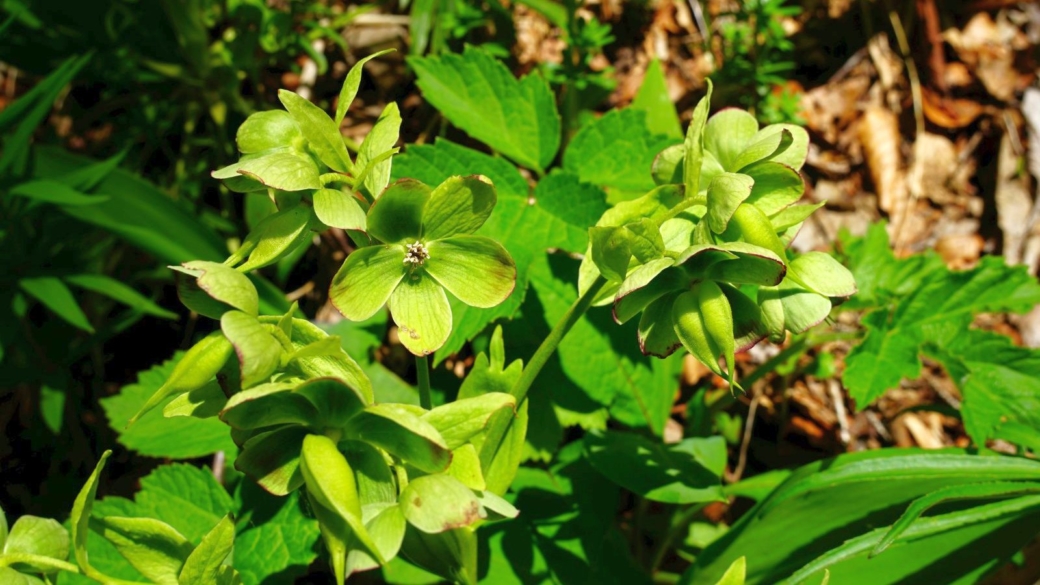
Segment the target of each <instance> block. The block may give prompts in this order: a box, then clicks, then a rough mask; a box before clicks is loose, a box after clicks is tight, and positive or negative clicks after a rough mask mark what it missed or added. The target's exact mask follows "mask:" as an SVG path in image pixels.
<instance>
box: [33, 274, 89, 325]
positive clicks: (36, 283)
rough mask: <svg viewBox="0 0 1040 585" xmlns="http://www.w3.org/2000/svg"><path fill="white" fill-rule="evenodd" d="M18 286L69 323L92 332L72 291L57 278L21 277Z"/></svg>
mask: <svg viewBox="0 0 1040 585" xmlns="http://www.w3.org/2000/svg"><path fill="white" fill-rule="evenodd" d="M18 287H19V288H21V289H22V290H23V291H25V292H26V293H27V294H28V295H29V296H31V297H32V298H34V299H36V300H38V301H40V303H42V304H43V306H45V307H47V308H48V309H50V310H51V311H53V312H54V313H55V314H56V315H58V316H59V317H61V318H62V319H64V320H65V321H67V322H69V323H70V324H72V325H75V326H76V327H78V328H80V329H82V330H84V331H86V332H88V333H93V332H94V328H93V327H92V326H91V325H90V321H88V320H87V316H86V315H84V314H83V310H82V309H80V308H79V305H78V304H77V303H76V299H75V297H73V296H72V291H70V290H69V287H67V286H65V283H63V282H62V281H61V280H59V279H58V278H56V277H53V276H40V277H35V278H22V279H19V280H18Z"/></svg>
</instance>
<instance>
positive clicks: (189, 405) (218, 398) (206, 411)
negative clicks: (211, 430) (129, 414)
mask: <svg viewBox="0 0 1040 585" xmlns="http://www.w3.org/2000/svg"><path fill="white" fill-rule="evenodd" d="M226 404H227V395H225V394H224V390H223V389H222V388H221V387H220V384H219V383H218V382H217V381H216V380H214V381H212V382H207V383H206V384H204V385H203V386H201V387H200V388H196V389H195V390H192V391H190V392H186V393H184V394H181V395H180V396H178V397H176V398H174V399H173V400H171V401H170V402H167V403H166V406H164V407H163V411H162V412H163V416H164V417H167V418H170V417H175V416H193V417H195V418H211V417H214V416H217V414H218V413H220V411H221V410H224V406H225V405H226Z"/></svg>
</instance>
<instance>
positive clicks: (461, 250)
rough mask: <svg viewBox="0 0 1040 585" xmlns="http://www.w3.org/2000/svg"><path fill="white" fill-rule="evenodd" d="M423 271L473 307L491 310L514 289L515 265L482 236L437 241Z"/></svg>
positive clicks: (496, 243) (429, 248)
mask: <svg viewBox="0 0 1040 585" xmlns="http://www.w3.org/2000/svg"><path fill="white" fill-rule="evenodd" d="M427 249H428V250H429V253H430V258H429V260H427V261H426V264H425V269H426V271H427V273H429V275H430V276H432V277H433V278H434V279H435V280H436V281H437V282H438V283H439V284H440V285H441V286H443V287H444V288H446V289H448V291H449V292H451V294H453V295H455V296H456V297H457V298H458V299H459V300H461V301H462V302H464V303H466V304H467V305H470V306H472V307H482V308H487V307H494V306H495V305H498V304H500V303H502V302H503V301H505V300H506V299H507V298H508V297H509V295H510V294H511V293H512V292H513V289H514V287H515V286H516V265H515V264H514V263H513V259H512V258H510V256H509V252H507V251H506V250H505V248H503V247H502V246H501V245H500V244H499V243H498V242H496V241H494V240H492V239H491V238H486V237H483V236H454V237H451V238H447V239H444V240H436V241H433V242H430V243H429V246H428V247H427Z"/></svg>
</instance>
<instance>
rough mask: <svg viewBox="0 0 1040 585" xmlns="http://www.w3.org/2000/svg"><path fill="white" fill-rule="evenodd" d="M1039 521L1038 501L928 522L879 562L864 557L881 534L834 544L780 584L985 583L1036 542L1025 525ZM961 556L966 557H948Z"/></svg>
mask: <svg viewBox="0 0 1040 585" xmlns="http://www.w3.org/2000/svg"><path fill="white" fill-rule="evenodd" d="M1038 520H1040V497H1038V496H1030V497H1022V498H1016V499H1013V500H1009V501H1005V502H997V503H993V504H986V505H982V506H977V507H975V508H969V509H967V510H962V511H956V512H950V513H946V514H941V515H936V516H930V517H928V518H925V519H923V520H921V521H919V522H918V523H916V524H914V525H913V526H911V527H910V528H909V529H908V530H907V531H906V532H905V533H904V534H903V537H902V538H900V539H899V541H898V542H897V544H895V545H894V546H893V547H892V548H891V549H889V550H888V551H887V552H886V553H885V554H883V555H881V556H879V557H875V558H871V557H870V555H869V552H870V547H871V546H872V545H873V543H874V541H876V540H877V538H878V536H879V535H880V534H881V533H883V531H884V529H883V528H882V529H878V530H874V531H872V532H867V533H865V534H863V535H861V536H859V537H857V538H852V539H850V540H847V541H846V542H845V543H843V544H840V545H839V544H838V543H834V544H835V548H833V549H832V550H830V551H828V552H826V553H825V554H822V555H820V556H819V557H818V558H816V559H814V560H813V561H812V562H810V563H808V564H806V565H805V566H804V567H802V568H801V569H800V570H798V571H797V572H796V573H794V574H793V575H791V576H790V578H789V579H788V580H787V581H785V582H786V583H792V584H795V583H817V582H819V580H820V578H821V576H822V577H823V578H824V579H825V580H826V579H827V578H828V576H830V577H833V578H834V579H835V582H837V583H853V584H858V583H863V584H867V583H869V584H871V585H873V584H875V583H900V582H906V580H907V579H908V578H912V579H914V580H916V579H920V580H921V581H922V582H928V583H955V584H958V585H960V584H968V583H979V582H984V581H986V577H987V576H992V575H993V574H994V571H995V570H997V569H998V568H1000V567H1002V566H1005V565H1006V564H1007V563H1008V562H1009V561H1010V560H1011V558H1012V556H1013V555H1015V554H1016V552H1017V551H1019V550H1020V549H1021V547H1022V546H1024V545H1025V544H1026V543H1027V542H1029V541H1030V540H1031V539H1032V538H1033V537H1034V536H1035V533H1034V531H1032V530H1031V529H1030V526H1029V525H1030V524H1031V523H1033V524H1035V523H1036V522H1037V521H1038ZM965 550H970V551H971V554H951V551H965ZM911 576H912V577H911ZM998 580H999V579H998Z"/></svg>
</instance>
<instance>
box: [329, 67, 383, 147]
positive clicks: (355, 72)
mask: <svg viewBox="0 0 1040 585" xmlns="http://www.w3.org/2000/svg"><path fill="white" fill-rule="evenodd" d="M391 52H393V49H386V50H384V51H378V52H375V53H372V54H371V55H369V56H367V57H364V58H361V59H358V61H357V63H354V66H353V67H351V68H350V71H348V72H347V77H346V78H345V79H344V80H343V87H342V88H340V90H339V102H338V103H337V104H336V120H335V123H336V128H339V126H340V124H342V123H343V118H344V117H345V116H346V115H347V110H348V109H350V104H351V103H352V102H353V101H354V98H355V97H357V92H358V88H360V87H361V74H362V72H363V71H364V69H363V68H364V66H365V63H368V62H369V61H371V60H372V59H375V58H376V57H381V56H383V55H386V54H387V53H391ZM359 166H360V165H359Z"/></svg>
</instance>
